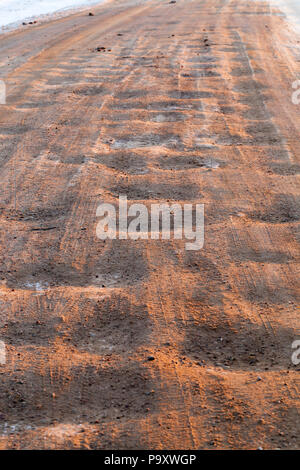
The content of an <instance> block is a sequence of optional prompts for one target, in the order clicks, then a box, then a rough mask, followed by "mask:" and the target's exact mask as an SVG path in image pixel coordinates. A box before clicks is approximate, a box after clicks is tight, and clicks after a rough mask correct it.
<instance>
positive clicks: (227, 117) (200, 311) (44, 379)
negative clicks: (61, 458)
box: [0, 0, 300, 449]
mask: <svg viewBox="0 0 300 470" xmlns="http://www.w3.org/2000/svg"><path fill="white" fill-rule="evenodd" d="M93 12H94V16H88V14H87V13H80V14H75V15H72V16H69V17H67V18H64V19H60V20H58V21H54V22H49V23H46V24H41V25H40V24H37V25H30V26H26V27H24V29H23V30H19V31H17V32H13V33H10V34H6V35H3V36H1V37H0V49H1V52H0V78H2V79H4V80H5V82H6V85H7V104H6V105H1V106H0V139H1V144H0V165H1V187H0V188H1V189H0V196H1V199H0V217H1V251H0V263H1V264H0V271H1V273H0V274H1V276H0V282H1V284H0V307H1V323H0V326H1V329H0V340H2V341H4V343H5V345H6V363H5V364H3V365H0V378H1V381H0V447H1V448H3V449H11V448H16V449H28V448H29V449H39V448H41V449H45V448H46V449H74V448H87V449H88V448H90V449H95V448H100V449H139V448H146V449H163V448H168V449H184V448H186V449H221V448H225V449H234V448H239V449H244V448H254V449H256V448H259V447H262V448H264V449H270V448H271V449H275V448H280V449H287V448H296V447H299V366H297V365H295V364H293V362H292V359H291V355H292V352H293V350H292V348H291V345H292V343H293V341H294V340H295V339H297V338H298V339H299V282H298V281H299V241H300V237H299V220H300V208H299V202H300V201H299V171H300V163H299V155H300V141H299V129H300V117H299V116H300V114H299V109H300V104H299V105H295V104H293V103H292V93H293V91H294V90H293V89H292V83H293V82H294V81H295V80H296V79H297V77H299V73H300V70H299V63H300V62H299V57H300V42H299V41H300V39H299V38H297V37H296V36H295V35H294V33H293V32H292V30H290V29H289V27H288V25H287V23H286V22H285V19H284V17H283V16H282V15H281V14H280V13H279V12H278V11H277V10H275V9H271V8H270V7H269V5H268V3H265V2H261V3H260V2H253V1H242V0H232V1H231V0H201V1H193V0H178V1H177V3H174V4H173V3H168V1H165V2H164V1H163V2H162V1H149V2H124V1H122V2H121V1H115V2H111V3H106V4H105V5H102V6H101V7H99V8H98V9H96V8H94V9H93ZM97 48H98V49H99V50H97ZM101 48H103V49H101ZM120 194H126V195H127V197H128V201H129V202H130V203H132V202H141V203H144V204H145V205H146V206H147V207H149V206H150V204H151V203H155V202H178V203H186V202H189V203H193V204H196V203H201V204H204V205H205V244H204V247H203V249H202V250H199V251H186V250H185V241H184V240H162V241H160V240H137V241H134V240H107V241H106V242H104V241H101V240H99V239H98V238H97V237H96V225H97V222H98V218H97V217H96V209H97V206H98V205H99V204H100V203H103V202H108V203H113V204H117V201H118V197H119V195H120ZM297 308H298V310H297ZM150 359H152V360H150Z"/></svg>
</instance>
